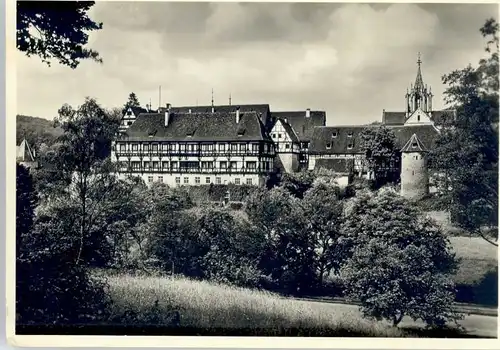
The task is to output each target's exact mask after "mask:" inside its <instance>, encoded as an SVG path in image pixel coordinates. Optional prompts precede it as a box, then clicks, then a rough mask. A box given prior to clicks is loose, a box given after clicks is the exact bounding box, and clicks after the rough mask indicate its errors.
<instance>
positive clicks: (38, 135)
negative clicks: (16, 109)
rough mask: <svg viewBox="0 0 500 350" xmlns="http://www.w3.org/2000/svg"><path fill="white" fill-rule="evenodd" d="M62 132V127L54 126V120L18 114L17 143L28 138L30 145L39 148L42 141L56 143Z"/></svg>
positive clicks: (48, 143)
mask: <svg viewBox="0 0 500 350" xmlns="http://www.w3.org/2000/svg"><path fill="white" fill-rule="evenodd" d="M62 132H63V131H62V129H61V128H54V126H53V122H52V120H48V119H43V118H38V117H30V116H26V115H17V116H16V144H20V143H21V141H22V140H23V138H26V140H27V141H28V143H29V144H30V146H32V147H33V148H35V149H38V148H39V146H40V145H41V144H42V143H45V144H47V145H50V144H52V143H54V142H55V140H56V138H57V137H58V136H60V135H61V134H62Z"/></svg>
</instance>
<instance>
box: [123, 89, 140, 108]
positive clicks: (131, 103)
mask: <svg viewBox="0 0 500 350" xmlns="http://www.w3.org/2000/svg"><path fill="white" fill-rule="evenodd" d="M129 107H138V108H139V107H141V104H140V103H139V99H138V98H137V96H136V95H135V93H133V92H131V93H130V95H128V101H127V103H125V105H124V106H123V110H124V111H126V110H127V109H129Z"/></svg>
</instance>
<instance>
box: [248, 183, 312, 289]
mask: <svg viewBox="0 0 500 350" xmlns="http://www.w3.org/2000/svg"><path fill="white" fill-rule="evenodd" d="M245 211H246V213H247V215H248V217H249V220H250V222H251V223H252V224H253V226H254V230H256V231H257V232H258V233H259V234H260V235H261V237H262V238H263V240H264V241H265V244H264V249H263V252H262V256H261V258H260V262H259V265H258V267H259V269H260V270H262V271H263V272H264V273H265V275H266V276H268V277H269V278H270V280H271V282H272V283H273V284H274V287H278V288H281V289H285V290H287V291H289V292H292V293H297V292H298V293H302V292H306V291H307V290H308V289H310V288H312V287H313V286H314V284H315V283H316V280H317V279H316V274H315V266H314V242H313V237H312V235H309V231H308V229H307V222H308V218H306V217H305V216H304V213H303V209H302V208H301V205H300V199H298V198H296V197H294V196H293V195H291V194H290V193H289V192H288V191H287V190H285V189H284V188H282V187H277V188H274V189H272V190H265V189H260V190H259V191H256V192H254V193H252V194H251V195H250V196H249V198H248V199H247V202H246V204H245Z"/></svg>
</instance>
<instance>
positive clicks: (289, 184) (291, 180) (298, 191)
mask: <svg viewBox="0 0 500 350" xmlns="http://www.w3.org/2000/svg"><path fill="white" fill-rule="evenodd" d="M314 179H315V175H314V173H313V172H312V171H301V172H298V173H284V174H283V176H282V177H281V181H280V183H279V185H280V186H281V187H282V188H283V189H285V190H286V191H288V192H289V193H290V194H291V195H292V196H294V197H297V198H299V199H302V198H303V197H304V193H306V191H307V190H309V189H310V188H311V187H312V184H313V182H314Z"/></svg>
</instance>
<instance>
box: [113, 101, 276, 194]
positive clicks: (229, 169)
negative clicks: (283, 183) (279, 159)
mask: <svg viewBox="0 0 500 350" xmlns="http://www.w3.org/2000/svg"><path fill="white" fill-rule="evenodd" d="M161 111H162V112H161V113H142V114H140V115H139V116H138V118H136V120H135V121H134V123H133V124H132V125H130V126H129V127H128V128H127V130H126V131H124V132H122V133H121V135H120V137H119V138H118V139H117V140H116V141H115V143H114V145H113V152H112V158H113V160H114V161H116V162H119V165H120V175H121V176H140V177H142V178H143V179H144V180H145V181H146V182H147V183H152V182H155V181H159V182H163V183H166V184H168V185H170V186H178V185H201V184H227V183H234V184H236V185H239V184H247V185H262V184H263V183H264V180H265V178H266V176H267V174H268V173H269V172H271V170H272V169H273V167H274V157H275V150H274V144H273V142H272V140H271V138H270V137H269V134H268V132H267V130H266V128H265V126H264V123H263V121H262V115H259V113H258V112H256V111H248V110H246V111H245V109H243V111H242V109H238V108H237V107H235V108H234V112H233V111H231V110H227V109H226V110H218V111H215V109H214V110H213V111H212V110H210V111H199V110H193V109H192V110H187V111H184V110H180V109H175V108H165V109H161Z"/></svg>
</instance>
